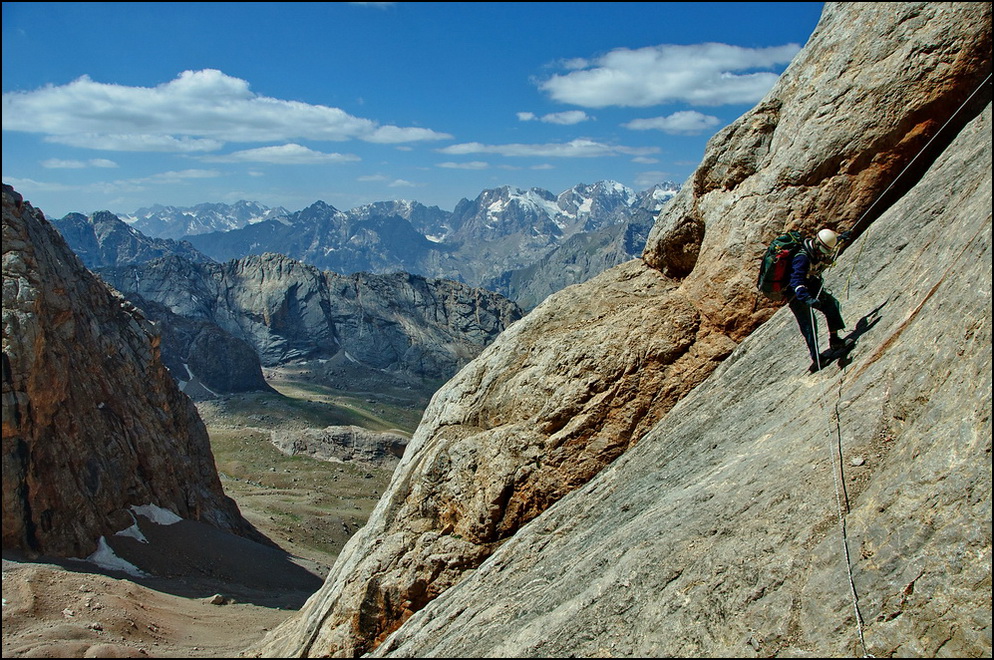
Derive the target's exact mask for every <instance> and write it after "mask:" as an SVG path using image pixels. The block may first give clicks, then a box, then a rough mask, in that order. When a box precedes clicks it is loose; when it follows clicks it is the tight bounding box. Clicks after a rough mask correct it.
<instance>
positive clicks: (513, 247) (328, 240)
mask: <svg viewBox="0 0 994 660" xmlns="http://www.w3.org/2000/svg"><path fill="white" fill-rule="evenodd" d="M678 191H679V186H678V185H677V184H674V183H669V182H667V183H661V184H658V185H655V186H653V187H652V188H650V189H648V190H646V191H643V192H641V193H636V192H634V191H633V190H631V189H629V188H627V187H625V186H623V185H621V184H619V183H616V182H611V181H602V182H598V183H595V184H592V185H584V184H580V185H577V186H574V187H572V188H570V189H569V190H566V191H564V192H562V193H560V194H559V195H554V194H552V193H550V192H548V191H545V190H541V189H538V188H533V189H531V190H521V189H516V188H511V187H507V186H505V187H502V188H496V189H492V190H485V191H483V192H481V193H480V194H479V195H478V196H477V197H476V199H474V200H468V199H463V200H461V201H460V202H459V203H458V204H457V205H456V207H455V209H454V210H453V211H452V212H447V211H443V210H441V209H439V208H438V207H436V206H430V207H429V206H425V205H423V204H420V203H418V202H411V201H391V202H376V203H373V204H368V205H365V206H360V207H357V208H354V209H351V210H349V211H341V210H339V209H336V208H335V207H333V206H331V205H329V204H326V203H325V202H322V201H317V202H315V203H314V204H312V205H310V206H308V207H306V208H304V209H302V210H300V211H297V212H294V213H289V212H287V211H286V210H285V209H282V208H275V209H270V208H266V207H264V206H262V205H260V204H258V203H254V202H245V201H242V202H238V203H236V204H233V205H224V204H199V205H197V206H194V207H191V208H176V207H163V206H154V207H150V208H147V209H141V210H139V211H136V212H135V213H133V214H127V215H123V216H120V219H121V220H123V221H125V222H126V223H129V224H130V226H131V227H132V228H134V229H136V230H138V231H140V232H141V233H143V234H145V235H147V236H149V238H150V239H151V240H154V239H169V240H174V241H182V242H181V243H179V244H178V245H183V246H184V247H185V246H187V245H190V246H192V247H193V248H194V249H195V250H196V251H198V252H199V253H201V254H203V255H206V256H209V257H210V258H211V259H214V260H216V261H221V262H223V261H228V260H231V259H239V258H242V257H245V256H249V255H254V254H261V253H264V252H273V253H279V254H283V255H286V256H288V257H290V258H292V259H296V260H298V261H302V262H305V263H308V264H311V265H313V266H316V267H317V268H319V269H321V270H329V271H333V272H336V273H339V274H342V275H351V274H353V273H357V272H363V271H366V272H371V273H380V274H383V273H392V272H407V273H411V274H414V275H421V276H425V277H433V278H445V279H451V280H455V281H457V282H464V283H467V284H469V285H471V286H480V287H483V288H486V289H490V290H491V291H495V292H497V293H501V294H503V295H507V296H508V297H511V298H512V299H515V297H516V296H518V297H520V298H521V300H522V301H524V302H525V305H524V306H525V307H531V306H533V305H534V304H535V303H536V302H540V300H541V299H543V298H544V297H545V296H546V295H548V293H551V292H552V291H554V290H556V289H557V288H559V287H561V286H564V285H567V284H574V283H577V282H580V281H584V280H585V279H589V277H591V276H593V275H595V274H597V273H598V272H600V271H601V270H603V269H604V268H606V267H609V266H613V265H616V264H617V263H620V262H621V261H625V260H627V259H630V258H632V257H634V256H635V255H636V254H638V253H639V252H640V251H641V249H642V245H643V244H644V241H645V238H646V236H647V235H648V230H649V227H651V225H652V222H653V221H654V219H655V217H656V215H658V213H659V211H660V209H661V208H662V207H663V205H664V204H665V203H666V201H667V200H669V199H670V198H671V197H672V196H673V195H675V194H676V193H677V192H678ZM67 218H68V216H67ZM64 223H65V219H64V220H61V221H56V222H55V224H56V225H57V226H59V227H60V228H61V227H62V226H63V224H64ZM622 228H624V229H622ZM578 236H584V237H586V238H584V239H582V240H581V241H580V242H579V243H577V242H576V241H575V240H573V239H575V238H576V237H578ZM70 242H71V243H72V242H73V241H70ZM90 251H93V250H92V248H91V249H90ZM554 252H558V253H559V255H558V256H554V257H553V256H551V255H552V254H553V253H554ZM577 255H587V256H586V257H584V258H579V259H578V257H577ZM590 255H595V256H594V258H590ZM542 261H545V263H546V264H547V265H546V267H545V269H540V268H536V267H537V264H538V263H539V262H542ZM126 263H135V261H118V262H117V263H116V264H108V263H101V264H100V265H125V264H126ZM550 263H563V264H572V267H569V268H566V267H565V266H564V272H563V273H559V274H558V275H556V276H554V277H552V278H551V279H550V278H547V277H543V275H544V274H545V273H547V272H548V271H549V270H550V267H549V266H548V264H550ZM579 264H583V265H582V266H581V265H579ZM551 281H556V282H557V284H556V285H555V287H551V286H550V285H549V282H551ZM512 282H514V283H515V284H514V285H513V286H512V285H511V283H512ZM526 283H527V284H526ZM516 302H517V300H516ZM519 304H520V303H519Z"/></svg>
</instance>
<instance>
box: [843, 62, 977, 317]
mask: <svg viewBox="0 0 994 660" xmlns="http://www.w3.org/2000/svg"><path fill="white" fill-rule="evenodd" d="M990 79H991V74H990V73H988V74H987V77H986V78H984V80H983V81H982V82H981V83H980V84H979V85H977V88H976V89H974V90H973V92H971V93H970V95H969V96H967V97H966V100H964V101H963V102H962V103H961V104H960V106H959V107H958V108H956V110H955V111H954V112H953V114H951V115H949V119H947V120H946V123H944V124H943V125H942V126H941V127H940V128H939V130H937V131H936V132H935V135H933V136H932V137H930V138H929V139H928V142H926V143H925V146H923V147H922V148H921V149H920V150H919V151H918V153H916V154H915V156H914V158H912V159H911V160H909V161H908V164H907V165H905V166H904V169H902V170H901V171H900V173H899V174H898V175H897V176H896V177H894V179H893V180H892V181H891V182H890V185H888V186H887V187H886V188H885V189H884V191H883V192H882V193H880V194H879V195H877V198H876V199H874V200H873V203H872V204H870V205H869V206H868V207H866V210H865V211H863V213H861V214H860V216H859V217H858V218H857V219H856V222H854V223H853V225H852V227H850V228H849V231H856V228H857V227H859V226H860V225H861V224H863V221H864V220H866V217H867V216H868V215H869V214H870V211H872V210H873V209H874V207H876V205H877V204H878V203H879V202H880V200H881V199H883V198H884V196H886V195H887V193H889V192H890V190H891V188H893V187H894V186H895V185H896V184H897V182H898V181H899V180H900V179H901V177H902V176H904V174H905V173H906V172H907V171H908V170H909V169H911V166H912V165H913V164H914V163H915V161H916V160H918V157H919V156H921V155H922V154H923V153H925V151H926V150H927V149H928V148H929V146H931V144H932V142H934V141H935V139H936V138H937V137H939V135H941V134H942V132H943V131H944V130H946V127H947V126H949V124H950V123H951V122H952V121H953V119H955V118H956V116H957V115H959V113H960V112H962V111H963V108H965V107H966V106H967V104H968V103H970V101H972V100H973V97H974V96H976V95H977V93H978V92H979V91H980V90H981V88H982V87H983V86H984V85H986V84H987V83H988V82H989V81H990ZM867 243H869V239H868V238H867V239H865V240H864V241H863V242H862V244H861V245H860V246H859V252H857V253H856V258H855V259H853V264H852V268H850V269H849V274H848V275H847V276H846V299H847V300H848V298H849V283H850V280H851V279H852V274H853V271H855V270H856V266H857V265H858V264H859V260H860V258H862V256H863V250H864V249H865V248H866V244H867ZM841 247H842V244H841V243H840V244H839V245H837V246H836V247H835V252H834V253H833V254H832V264H833V265H834V263H835V257H836V256H837V255H838V252H839V249H840V248H841Z"/></svg>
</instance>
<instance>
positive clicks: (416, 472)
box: [252, 3, 991, 657]
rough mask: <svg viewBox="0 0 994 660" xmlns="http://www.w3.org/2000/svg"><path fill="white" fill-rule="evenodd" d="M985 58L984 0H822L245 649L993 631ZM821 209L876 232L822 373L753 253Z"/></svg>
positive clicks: (670, 651)
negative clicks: (717, 127)
mask: <svg viewBox="0 0 994 660" xmlns="http://www.w3.org/2000/svg"><path fill="white" fill-rule="evenodd" d="M990 53H991V9H990V5H989V4H988V3H828V4H826V6H825V10H824V14H823V17H822V20H821V21H820V23H819V25H818V27H817V29H816V30H815V32H814V34H813V35H812V37H811V39H810V41H809V43H808V44H807V45H806V47H805V48H804V50H803V51H802V52H801V53H800V54H799V55H798V56H797V58H796V59H795V60H794V62H793V63H792V64H791V66H790V67H789V68H788V70H787V71H786V72H785V73H784V75H783V76H782V78H781V80H780V81H779V83H778V84H777V85H776V86H775V88H774V89H773V90H772V91H771V92H770V93H769V94H768V95H767V97H766V98H765V99H764V100H763V101H762V102H760V103H759V104H758V105H757V107H756V108H755V109H753V110H752V111H750V112H749V113H747V114H746V115H744V116H743V117H742V118H741V119H740V120H738V121H737V122H735V123H734V124H732V125H731V126H729V127H728V128H726V129H725V130H723V131H722V132H721V133H719V134H718V135H717V136H716V137H715V138H714V139H713V140H712V141H711V142H710V143H709V146H708V149H707V151H706V153H705V156H704V159H703V161H702V164H701V166H700V167H699V169H698V170H697V172H696V173H695V174H694V176H693V177H692V178H691V180H690V181H689V182H688V184H687V185H685V186H684V188H683V190H682V191H681V193H680V194H679V195H677V197H676V198H675V199H674V200H673V202H672V203H671V204H669V205H668V206H667V207H666V209H665V210H664V212H663V214H662V215H661V216H660V218H659V219H658V220H657V222H656V225H655V227H654V230H653V232H652V234H651V235H650V238H649V241H648V244H647V246H646V250H645V252H644V255H643V258H642V259H640V260H636V261H632V262H629V263H626V264H624V265H622V266H619V267H617V268H615V269H612V270H611V271H608V272H606V273H604V274H602V275H601V276H599V277H598V278H595V279H594V280H591V281H590V282H588V283H586V284H581V285H578V286H574V287H570V288H568V289H565V290H563V291H561V292H560V293H558V294H555V295H553V296H552V297H550V298H549V299H548V300H546V301H545V302H544V303H543V304H542V305H540V306H539V307H537V308H536V309H535V310H534V311H532V312H531V313H530V314H529V315H528V316H527V317H525V319H523V320H522V321H521V322H519V323H517V324H515V325H513V326H512V327H511V328H510V329H509V330H507V331H505V332H504V333H503V334H502V335H501V337H499V338H498V340H497V341H495V342H494V343H493V344H492V345H491V346H490V347H488V348H487V349H486V350H485V351H484V352H483V354H481V356H480V357H479V358H477V359H476V360H474V361H473V362H472V363H470V364H469V365H468V366H467V367H465V368H464V369H463V370H461V371H460V372H459V374H457V376H456V377H455V378H453V379H452V380H451V381H450V382H449V383H448V384H447V385H446V386H445V387H444V388H443V389H441V390H440V391H439V392H438V393H437V395H436V396H435V398H434V399H433V401H432V404H431V406H430V407H429V409H428V410H427V411H426V413H425V416H424V418H423V420H422V424H421V426H420V427H419V428H418V430H417V432H416V433H415V436H414V438H413V439H412V441H411V443H410V445H409V447H408V450H407V452H406V453H405V455H404V458H403V460H402V462H401V464H400V465H399V466H398V468H397V470H396V471H395V474H394V479H393V481H392V483H391V486H390V488H389V490H388V491H387V492H386V493H385V494H384V496H383V498H382V499H381V501H380V503H379V505H378V506H377V508H376V510H375V511H374V513H373V515H372V517H371V519H370V521H369V523H368V524H367V526H366V527H365V528H363V529H362V530H361V531H360V532H359V533H358V534H357V535H356V536H355V537H353V539H352V540H351V541H350V543H349V545H348V546H347V547H346V548H345V549H344V551H343V553H342V555H341V556H340V558H339V560H338V562H337V563H336V565H335V566H334V567H333V569H332V571H331V573H330V574H329V576H328V579H327V581H326V583H325V586H324V587H323V588H322V589H321V590H320V591H319V592H318V593H317V594H315V595H314V596H313V597H312V598H311V600H310V601H309V602H308V603H307V605H306V606H305V607H304V608H303V609H302V610H301V612H300V613H299V614H298V615H297V616H295V617H294V618H292V619H291V620H290V621H288V622H287V623H286V624H284V625H283V626H281V627H280V628H279V629H278V630H276V631H274V632H273V633H272V634H271V635H270V637H269V638H268V639H267V641H266V642H265V643H264V644H263V645H261V646H260V647H259V648H258V649H254V650H253V651H252V652H253V653H257V654H262V655H276V656H286V655H294V656H327V655H331V656H353V655H359V654H362V653H365V652H369V651H375V652H376V653H377V654H395V655H401V656H405V657H429V656H431V657H446V656H453V657H467V656H500V657H514V656H535V657H556V656H570V655H580V656H601V655H625V656H635V657H638V656H658V655H664V656H665V655H673V656H689V655H701V656H722V655H728V656H732V657H752V656H756V655H766V656H768V655H793V656H796V655H815V656H831V655H849V654H855V653H862V654H865V653H866V652H867V647H868V648H869V652H872V653H873V654H874V655H886V654H926V655H927V654H932V655H935V654H942V653H946V654H952V655H985V654H989V653H990V630H991V629H990V599H991V589H990V561H991V559H990V557H991V555H990V547H991V522H990V521H991V518H990V516H991V513H990V511H991V504H990V502H991V470H990V438H991V427H990V412H991V371H990V365H991V327H990V326H991V304H990V287H991V284H990V282H991V279H990V278H991V252H990V239H991V235H990V218H991V119H990V110H989V102H990V84H989V75H990V70H991V62H990ZM985 107H986V108H987V109H986V110H983V109H984V108H985ZM982 110H983V112H982ZM871 223H872V224H871ZM824 224H828V225H830V226H833V227H835V228H837V229H847V228H850V227H853V228H855V233H856V235H857V236H858V238H857V240H856V242H855V243H854V244H853V245H852V246H851V248H850V249H849V251H847V252H846V253H845V254H843V256H842V258H841V259H840V260H839V263H838V265H837V267H836V268H835V269H834V270H833V271H830V272H831V277H830V279H829V286H830V287H831V288H834V289H835V290H836V291H837V292H838V293H839V294H840V295H842V293H843V292H848V293H849V297H844V296H843V300H844V304H845V310H846V313H847V315H848V317H849V321H850V325H851V329H852V333H853V336H854V337H856V338H858V339H859V344H858V345H857V349H856V350H855V351H854V352H853V353H852V355H851V356H850V358H849V359H851V362H849V363H848V364H846V365H845V369H842V370H839V369H837V368H835V369H833V368H829V369H827V370H825V371H822V372H820V373H816V374H807V372H806V369H805V368H806V366H807V363H808V358H807V355H806V351H805V350H804V347H803V343H802V341H801V339H800V337H799V335H798V333H797V330H796V327H795V326H794V321H793V319H792V317H790V315H789V312H787V311H786V310H780V311H778V310H777V308H776V307H775V306H773V305H770V304H768V303H765V302H763V301H761V300H759V299H758V297H757V294H756V292H755V276H756V268H757V266H758V259H759V256H760V255H761V253H762V248H763V247H764V245H765V244H766V242H768V241H769V240H770V239H771V238H772V237H773V236H775V235H776V234H777V233H779V232H781V231H782V230H784V229H785V228H792V227H796V228H800V229H805V230H811V229H814V228H816V227H818V226H820V225H824ZM768 321H770V322H769V323H767V322H768ZM757 328H759V329H760V330H759V332H756V333H755V334H753V333H754V331H756V330H757ZM747 338H748V340H747ZM716 370H717V372H716ZM840 461H844V466H843V463H841V462H840ZM608 465H610V467H609V468H608V469H607V470H606V471H605V470H604V468H605V467H606V466H608ZM843 467H844V469H843ZM833 470H835V473H834V474H835V476H836V477H837V478H838V479H837V480H836V479H834V478H833ZM836 484H838V486H839V487H838V488H836V487H835V485H836ZM837 503H838V504H837ZM840 523H841V524H840ZM840 527H841V529H840ZM840 536H841V537H842V538H843V539H845V540H846V545H845V551H843V546H842V543H841V541H840ZM849 549H851V550H852V555H851V564H850V562H849V559H850V555H849ZM849 566H851V568H852V579H851V583H852V584H855V585H857V589H854V590H850V588H849V585H850V578H849V574H848V570H847V569H848V567H849ZM858 595H862V597H863V605H862V607H861V608H860V609H859V610H858V612H859V614H858V617H859V618H858V619H856V618H854V616H856V615H854V607H853V605H854V601H855V602H858V598H857V596H858ZM864 644H865V647H863V648H861V646H863V645H864Z"/></svg>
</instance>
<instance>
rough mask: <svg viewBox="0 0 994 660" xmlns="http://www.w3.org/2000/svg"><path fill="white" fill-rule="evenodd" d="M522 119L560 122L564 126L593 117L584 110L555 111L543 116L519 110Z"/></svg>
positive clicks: (547, 122)
mask: <svg viewBox="0 0 994 660" xmlns="http://www.w3.org/2000/svg"><path fill="white" fill-rule="evenodd" d="M518 119H519V120H520V121H541V122H545V123H546V124H560V125H562V126H572V125H573V124H579V123H580V122H584V121H589V120H590V119H591V117H590V116H589V115H588V114H587V113H586V112H584V111H583V110H567V111H566V112H553V113H551V114H548V115H543V116H541V117H539V116H537V115H536V114H535V113H534V112H519V113H518Z"/></svg>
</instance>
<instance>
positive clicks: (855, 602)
mask: <svg viewBox="0 0 994 660" xmlns="http://www.w3.org/2000/svg"><path fill="white" fill-rule="evenodd" d="M990 79H991V74H987V77H986V78H985V79H984V80H983V81H982V82H981V83H980V84H979V85H978V86H977V88H976V89H975V90H973V92H972V93H971V94H970V95H969V96H968V97H967V98H966V100H964V101H963V103H961V104H960V106H959V107H958V108H957V109H956V111H955V112H953V114H952V115H950V116H949V119H947V120H946V122H945V123H944V124H943V125H942V126H941V127H940V128H939V130H938V131H936V132H935V134H934V135H933V136H932V137H931V138H929V140H928V142H926V143H925V145H924V146H923V147H922V148H921V149H920V150H919V151H918V153H916V154H915V156H914V157H913V158H912V159H911V160H910V161H908V163H907V165H905V166H904V169H902V170H901V172H900V173H899V174H898V175H897V176H896V177H894V179H893V180H892V181H891V183H890V185H888V186H887V188H885V189H884V191H883V192H881V193H880V194H879V195H878V196H877V197H876V199H874V200H873V203H872V204H870V206H868V207H867V208H866V210H865V211H863V213H862V214H860V216H859V218H857V220H856V222H855V223H853V225H852V227H851V228H850V230H849V231H855V229H856V228H857V227H858V226H859V225H860V224H862V223H863V221H864V220H865V219H866V217H867V216H868V215H869V214H870V211H872V210H873V208H874V207H876V205H877V204H878V203H879V202H880V200H882V199H883V198H884V197H885V196H886V195H887V193H889V192H890V190H891V189H892V188H893V187H894V186H895V185H896V184H897V182H898V181H899V180H900V179H901V177H902V176H904V174H905V173H906V172H907V171H908V170H909V169H910V168H911V166H912V165H913V164H914V163H915V161H917V160H918V158H919V157H920V156H921V155H922V154H923V153H925V151H926V150H927V149H928V148H929V146H930V145H931V144H932V142H933V141H934V140H935V139H936V138H937V137H938V136H939V135H940V134H941V133H942V132H943V131H944V130H945V129H946V127H947V126H949V124H950V123H951V122H952V121H953V119H955V118H956V116H957V115H958V114H959V113H960V112H961V111H962V110H963V108H964V107H966V105H967V104H968V103H969V102H970V101H971V100H972V99H973V97H974V96H976V95H977V93H978V92H979V91H980V90H981V88H982V87H983V86H984V85H986V84H987V83H988V82H989V81H990ZM974 238H976V237H974ZM868 242H869V237H868V236H867V237H865V238H864V240H863V242H862V244H861V245H860V249H859V252H857V253H856V257H855V259H854V260H853V264H852V267H851V268H850V270H849V274H848V275H847V276H846V299H847V300H848V298H849V286H850V281H851V279H852V274H853V272H854V271H855V269H856V266H857V265H858V264H859V260H860V258H861V257H862V255H863V250H864V249H865V247H866V244H867V243H868ZM970 242H972V239H971V241H970ZM841 247H842V244H841V242H840V243H839V244H838V245H837V246H836V248H835V251H834V252H833V254H832V259H831V261H830V262H829V266H828V267H827V268H826V270H828V268H831V267H832V266H834V265H835V259H836V257H837V256H838V253H839V250H840V248H841ZM958 259H959V257H957V259H956V261H958ZM950 267H951V266H950ZM944 278H945V277H944V276H943V279H944ZM823 289H824V278H822V280H821V284H820V285H819V287H818V292H817V295H816V296H815V298H820V296H821V292H822V290H823ZM927 297H928V296H927ZM927 297H926V298H927ZM923 304H924V301H923ZM809 312H810V314H811V328H812V330H811V332H812V334H813V336H814V338H815V346H816V347H817V346H818V345H819V344H818V326H817V322H816V319H815V315H814V308H809ZM815 362H816V366H817V368H818V370H819V371H820V370H821V356H820V355H819V354H818V353H817V349H816V357H815ZM843 381H844V378H839V387H838V397H837V398H836V401H835V406H834V412H835V415H834V417H835V432H836V443H835V447H833V448H832V450H831V451H830V455H831V461H832V477H833V479H834V481H835V500H836V508H837V512H838V518H839V529H840V532H841V538H842V552H843V555H844V557H845V563H846V572H847V577H848V581H849V593H850V596H851V599H852V607H853V614H854V616H855V618H856V633H857V636H858V637H859V644H860V647H861V648H862V652H863V656H862V657H864V658H872V657H874V656H872V655H870V654H869V652H868V651H867V648H866V639H865V637H864V630H863V616H862V614H861V612H860V610H859V595H858V593H857V591H856V581H855V579H854V578H853V571H852V557H851V555H850V553H849V538H848V531H847V527H846V515H847V514H848V513H849V496H848V494H847V493H846V490H845V462H844V455H843V451H842V420H841V415H840V413H839V403H840V402H841V401H842V383H843ZM836 457H837V458H838V465H836Z"/></svg>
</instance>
